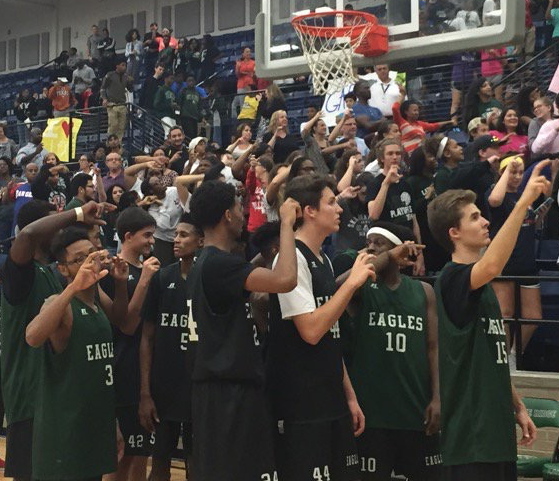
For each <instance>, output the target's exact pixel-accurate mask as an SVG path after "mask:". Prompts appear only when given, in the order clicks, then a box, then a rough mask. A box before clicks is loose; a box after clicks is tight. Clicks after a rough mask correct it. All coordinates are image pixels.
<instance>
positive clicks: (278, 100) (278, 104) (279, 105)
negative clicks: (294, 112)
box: [257, 83, 287, 138]
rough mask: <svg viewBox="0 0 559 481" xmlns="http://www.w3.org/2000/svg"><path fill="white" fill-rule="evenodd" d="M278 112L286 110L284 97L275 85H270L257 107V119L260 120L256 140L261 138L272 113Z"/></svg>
mask: <svg viewBox="0 0 559 481" xmlns="http://www.w3.org/2000/svg"><path fill="white" fill-rule="evenodd" d="M278 110H283V111H285V110H287V104H286V103H285V97H284V96H283V93H282V92H281V90H280V89H279V87H278V86H277V85H276V84H275V83H271V84H270V85H268V87H266V91H265V93H264V96H263V98H262V102H260V104H259V105H258V114H257V118H260V122H259V126H258V132H257V138H261V137H262V132H264V130H265V128H266V127H267V126H268V124H269V123H270V119H271V118H272V115H273V113H274V112H277V111H278Z"/></svg>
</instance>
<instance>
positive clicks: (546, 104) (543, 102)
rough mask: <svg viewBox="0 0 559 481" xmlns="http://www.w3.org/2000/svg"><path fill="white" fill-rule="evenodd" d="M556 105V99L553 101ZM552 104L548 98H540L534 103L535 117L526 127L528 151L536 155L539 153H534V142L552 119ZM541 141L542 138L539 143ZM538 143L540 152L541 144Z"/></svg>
mask: <svg viewBox="0 0 559 481" xmlns="http://www.w3.org/2000/svg"><path fill="white" fill-rule="evenodd" d="M555 103H557V98H556V99H555ZM553 104H554V102H553V101H552V100H551V99H550V98H549V97H541V98H539V99H537V100H536V101H535V102H534V114H535V117H534V118H533V119H532V120H531V121H530V125H529V126H528V146H529V147H530V150H531V151H532V152H533V153H534V154H536V153H539V152H536V151H534V142H535V141H536V139H537V138H538V136H539V133H540V132H541V129H542V127H543V126H544V125H545V124H546V123H547V122H549V121H550V120H551V119H552V118H553ZM541 141H543V137H542V138H541V140H540V142H541ZM540 142H538V147H539V148H540V152H541V151H542V150H541V146H542V144H541V143H540ZM549 152H557V150H550V151H549Z"/></svg>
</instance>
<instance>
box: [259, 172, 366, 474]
mask: <svg viewBox="0 0 559 481" xmlns="http://www.w3.org/2000/svg"><path fill="white" fill-rule="evenodd" d="M333 189H334V184H333V183H332V182H331V181H330V180H329V179H328V178H326V177H321V176H301V177H297V178H295V179H293V180H292V181H291V182H290V183H289V184H288V185H287V187H286V190H285V196H286V197H291V198H293V199H294V200H295V201H297V202H298V203H299V205H300V208H301V211H302V214H303V215H302V222H301V221H298V224H299V227H298V229H297V231H296V236H295V237H296V241H295V242H296V248H297V250H296V252H297V254H296V256H297V284H296V286H295V287H294V288H293V289H292V290H291V291H289V292H287V293H282V294H278V295H277V296H272V299H271V315H270V333H269V337H268V340H269V344H268V359H267V366H266V367H267V391H268V396H269V400H270V402H271V404H272V409H273V415H274V426H277V430H276V461H277V466H278V474H279V478H280V479H286V480H289V481H312V480H317V479H318V480H320V479H333V480H334V479H335V480H352V481H353V480H357V479H359V457H358V454H357V446H356V444H355V436H359V435H360V434H361V433H362V432H363V430H364V429H365V417H364V416H363V412H362V411H361V408H360V407H359V403H358V401H357V398H356V396H355V392H354V391H353V387H352V386H351V381H350V380H349V377H348V375H347V372H346V369H345V366H344V362H343V359H342V349H341V341H340V328H339V325H338V319H339V318H340V316H341V315H342V314H343V312H344V310H345V308H346V307H347V305H348V303H349V301H350V300H351V298H352V296H353V294H354V293H355V292H356V291H357V290H358V289H359V288H360V287H361V286H362V285H363V283H364V282H366V281H367V279H369V278H371V279H373V280H374V277H375V272H374V267H373V265H372V264H370V261H371V260H372V257H373V256H371V255H368V254H361V255H359V257H358V258H357V260H356V261H355V264H354V267H353V269H352V270H351V273H350V275H349V277H348V279H347V281H346V282H344V283H343V284H342V285H341V286H340V288H339V289H338V290H337V291H336V281H335V278H334V272H333V269H332V264H331V263H330V260H329V259H328V257H327V256H326V255H325V254H324V252H323V251H322V249H321V246H322V244H323V242H324V239H326V237H328V236H329V235H331V234H333V233H334V232H336V231H338V229H339V224H340V214H341V212H342V209H341V207H340V206H339V205H338V203H337V202H336V197H335V195H334V192H333ZM278 263H279V258H278V259H277V260H276V266H277V265H278Z"/></svg>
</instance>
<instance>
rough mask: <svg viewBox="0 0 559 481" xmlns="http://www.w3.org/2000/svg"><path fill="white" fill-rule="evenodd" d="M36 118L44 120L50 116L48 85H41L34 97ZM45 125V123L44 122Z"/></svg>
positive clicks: (50, 103)
mask: <svg viewBox="0 0 559 481" xmlns="http://www.w3.org/2000/svg"><path fill="white" fill-rule="evenodd" d="M36 102H37V120H46V119H50V118H51V117H52V102H51V101H50V99H49V89H48V87H43V90H42V91H41V94H40V95H38V96H37V98H36ZM45 125H46V123H45Z"/></svg>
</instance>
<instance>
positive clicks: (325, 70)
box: [291, 10, 388, 95]
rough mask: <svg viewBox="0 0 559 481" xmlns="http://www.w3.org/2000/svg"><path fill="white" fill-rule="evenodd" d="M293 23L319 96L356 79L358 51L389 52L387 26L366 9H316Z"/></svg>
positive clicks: (364, 52) (364, 53) (366, 55)
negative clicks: (354, 59) (362, 10)
mask: <svg viewBox="0 0 559 481" xmlns="http://www.w3.org/2000/svg"><path fill="white" fill-rule="evenodd" d="M291 25H293V28H294V29H295V31H296V32H297V35H298V36H299V40H300V41H301V48H302V50H303V54H304V55H305V58H306V60H307V62H308V64H309V67H310V69H311V73H312V76H313V87H314V91H315V93H316V94H318V95H324V94H326V93H328V92H334V91H339V90H341V89H342V88H343V87H345V86H346V85H347V84H348V83H353V82H356V81H357V78H356V77H355V75H354V73H353V56H354V55H355V54H361V55H364V56H365V57H377V56H379V55H382V54H384V53H386V52H387V51H388V29H387V28H386V27H384V26H382V25H379V24H378V21H377V18H376V17H375V16H374V15H372V14H370V13H367V12H360V11H357V10H355V11H354V10H332V11H327V12H313V13H308V14H305V15H299V16H297V17H294V18H293V20H291Z"/></svg>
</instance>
